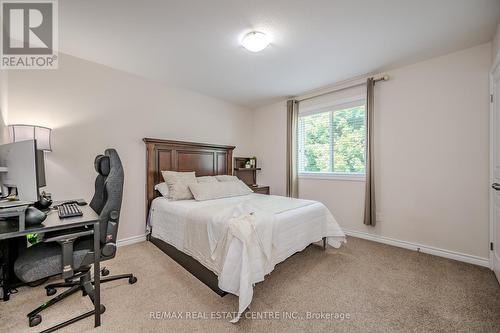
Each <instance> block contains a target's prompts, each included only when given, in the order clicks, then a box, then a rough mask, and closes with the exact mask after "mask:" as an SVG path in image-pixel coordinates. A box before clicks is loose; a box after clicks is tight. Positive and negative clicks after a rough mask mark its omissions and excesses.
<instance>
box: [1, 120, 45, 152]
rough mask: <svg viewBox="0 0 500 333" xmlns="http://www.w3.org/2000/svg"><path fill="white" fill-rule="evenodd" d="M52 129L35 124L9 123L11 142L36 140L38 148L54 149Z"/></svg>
mask: <svg viewBox="0 0 500 333" xmlns="http://www.w3.org/2000/svg"><path fill="white" fill-rule="evenodd" d="M51 132H52V129H50V128H48V127H42V126H34V125H9V137H10V142H19V141H26V140H33V139H34V140H36V148H37V149H39V150H43V151H52V147H51V145H50V135H51Z"/></svg>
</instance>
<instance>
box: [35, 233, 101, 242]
mask: <svg viewBox="0 0 500 333" xmlns="http://www.w3.org/2000/svg"><path fill="white" fill-rule="evenodd" d="M93 233H94V230H87V231H80V232H75V233H69V234H64V235H59V236H55V237H51V238H47V239H44V240H43V242H44V243H48V242H61V241H62V242H64V241H73V240H75V239H77V238H79V237H83V236H88V235H92V234H93Z"/></svg>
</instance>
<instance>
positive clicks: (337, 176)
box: [299, 172, 366, 182]
mask: <svg viewBox="0 0 500 333" xmlns="http://www.w3.org/2000/svg"><path fill="white" fill-rule="evenodd" d="M299 179H322V180H343V181H351V182H364V181H366V177H365V175H356V174H344V173H321V172H310V173H299Z"/></svg>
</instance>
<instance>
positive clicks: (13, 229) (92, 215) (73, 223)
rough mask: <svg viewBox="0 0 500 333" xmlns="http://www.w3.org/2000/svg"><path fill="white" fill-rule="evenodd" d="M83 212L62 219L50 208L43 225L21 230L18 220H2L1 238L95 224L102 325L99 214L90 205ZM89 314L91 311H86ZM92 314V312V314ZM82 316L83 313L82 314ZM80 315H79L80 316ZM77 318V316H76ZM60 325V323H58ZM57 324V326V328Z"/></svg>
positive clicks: (96, 284) (96, 307)
mask: <svg viewBox="0 0 500 333" xmlns="http://www.w3.org/2000/svg"><path fill="white" fill-rule="evenodd" d="M80 209H81V211H82V213H83V215H82V216H76V217H69V218H65V219H60V218H59V215H57V211H56V210H50V211H49V212H48V213H47V218H46V219H45V221H43V222H42V224H41V225H37V226H26V227H25V228H24V230H20V229H21V228H20V226H19V223H18V222H17V221H0V240H2V239H10V238H14V237H20V236H25V235H27V234H31V233H45V232H49V231H58V230H70V229H73V228H77V227H82V226H93V229H94V295H95V298H94V310H93V311H92V313H93V314H94V319H95V327H97V326H100V325H101V311H100V308H101V292H100V291H101V288H100V287H101V286H100V284H101V283H100V282H101V280H100V276H101V274H100V256H101V244H100V242H101V240H100V228H99V216H98V215H97V214H96V212H94V210H93V209H92V208H90V206H88V205H86V206H80ZM86 314H87V315H88V314H89V313H86ZM90 315H91V314H90ZM80 316H81V315H80ZM80 316H78V317H80ZM75 318H76V317H75ZM57 326H59V325H57ZM57 326H55V328H57Z"/></svg>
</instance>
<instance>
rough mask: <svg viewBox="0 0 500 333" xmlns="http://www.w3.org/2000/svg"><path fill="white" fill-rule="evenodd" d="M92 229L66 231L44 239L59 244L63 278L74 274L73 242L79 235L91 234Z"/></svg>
mask: <svg viewBox="0 0 500 333" xmlns="http://www.w3.org/2000/svg"><path fill="white" fill-rule="evenodd" d="M93 233H94V230H86V231H80V232H74V233H68V234H64V235H59V236H55V237H50V238H47V239H44V240H43V241H44V242H58V243H59V245H61V251H62V255H61V265H62V277H63V279H67V278H70V277H72V276H73V275H74V272H73V269H74V267H73V264H74V263H73V243H74V242H75V240H76V239H77V238H79V237H83V236H87V235H92V234H93Z"/></svg>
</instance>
